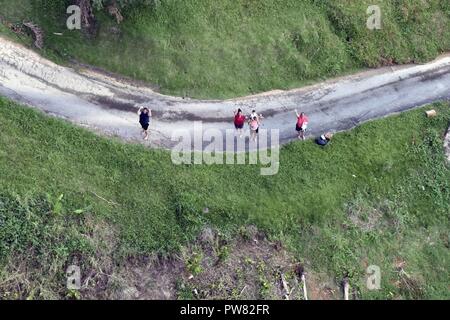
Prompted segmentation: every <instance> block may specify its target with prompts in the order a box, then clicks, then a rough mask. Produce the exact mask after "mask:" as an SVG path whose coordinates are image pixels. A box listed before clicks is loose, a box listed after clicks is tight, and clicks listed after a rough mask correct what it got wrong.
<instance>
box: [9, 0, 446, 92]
mask: <svg viewBox="0 0 450 320" xmlns="http://www.w3.org/2000/svg"><path fill="white" fill-rule="evenodd" d="M67 3H68V1H65V0H33V1H31V0H19V1H9V0H0V7H1V8H2V14H1V15H2V16H4V17H5V18H7V19H8V20H10V21H13V22H17V21H22V20H24V19H25V20H27V19H31V20H33V21H35V22H37V23H39V25H41V26H42V27H43V29H44V30H45V33H46V40H45V44H46V49H45V51H44V53H45V54H46V55H48V56H49V57H51V58H53V59H58V61H64V60H66V61H67V60H68V59H72V58H74V59H77V60H79V61H82V62H85V63H89V64H92V65H95V66H99V67H103V68H105V69H107V70H110V71H113V72H117V73H120V74H124V75H128V76H131V77H133V78H136V79H142V80H145V81H147V82H150V83H153V84H156V85H158V86H159V87H160V88H161V91H162V92H163V93H168V94H174V95H186V96H192V97H203V98H225V97H234V96H240V95H246V94H249V93H256V92H261V91H267V90H271V89H277V88H279V89H288V88H292V87H298V86H301V85H303V84H306V83H310V82H311V81H316V80H320V79H323V78H329V77H332V76H335V75H340V74H345V73H349V72H352V71H354V70H355V69H361V68H364V67H376V66H380V65H384V64H390V63H407V62H411V61H426V60H429V59H432V58H434V57H436V56H437V55H438V54H439V53H441V52H443V51H444V50H448V49H450V22H449V19H450V5H449V4H448V1H440V0H427V1H422V0H390V1H386V0H383V1H381V0H375V1H374V0H363V1H348V0H282V1H273V0H223V1H210V0H187V1H175V0H164V1H158V2H157V3H159V5H153V6H151V5H150V6H147V7H134V6H131V7H128V8H127V9H125V10H124V12H123V15H124V17H125V20H124V22H123V23H122V24H121V25H120V26H117V24H116V22H115V20H114V19H113V18H112V17H110V16H108V15H107V14H106V13H105V12H104V11H102V12H96V16H97V18H98V20H99V31H98V34H97V36H96V37H94V38H88V37H86V36H83V34H82V33H81V32H79V31H69V30H67V28H66V27H65V19H66V18H67V15H65V9H66V7H67ZM373 4H378V5H380V7H381V10H382V14H383V26H382V29H381V30H377V31H370V30H369V29H367V28H366V20H367V18H368V15H367V14H366V10H367V8H368V6H369V5H373ZM54 32H62V33H64V35H63V36H58V35H54Z"/></svg>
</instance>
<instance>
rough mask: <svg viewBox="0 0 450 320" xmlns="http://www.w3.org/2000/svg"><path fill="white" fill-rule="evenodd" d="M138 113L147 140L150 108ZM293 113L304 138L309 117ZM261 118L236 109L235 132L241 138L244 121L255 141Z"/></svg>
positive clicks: (326, 137)
mask: <svg viewBox="0 0 450 320" xmlns="http://www.w3.org/2000/svg"><path fill="white" fill-rule="evenodd" d="M138 115H139V123H140V125H141V127H142V135H143V138H144V140H148V137H149V134H148V127H149V125H150V119H151V117H152V110H151V109H149V108H147V107H142V106H141V107H139V110H138ZM295 115H296V117H297V122H296V124H295V130H296V131H297V134H298V135H297V137H298V139H300V140H305V138H306V136H305V135H306V131H307V129H308V123H309V119H308V117H307V116H306V114H305V113H304V112H301V113H299V112H298V111H297V110H295ZM263 119H264V117H263V115H262V114H258V113H256V110H252V112H251V113H250V115H248V116H246V115H244V113H243V112H242V109H237V110H235V111H234V127H235V128H236V132H237V134H238V135H239V137H241V138H242V136H243V130H244V125H245V123H247V124H248V126H249V128H250V139H252V140H253V141H256V139H257V138H258V133H259V128H260V126H261V122H262V120H263ZM330 140H331V134H326V135H322V136H321V137H320V138H318V139H316V143H317V144H319V145H322V146H325V145H326V144H327V143H328V142H329V141H330Z"/></svg>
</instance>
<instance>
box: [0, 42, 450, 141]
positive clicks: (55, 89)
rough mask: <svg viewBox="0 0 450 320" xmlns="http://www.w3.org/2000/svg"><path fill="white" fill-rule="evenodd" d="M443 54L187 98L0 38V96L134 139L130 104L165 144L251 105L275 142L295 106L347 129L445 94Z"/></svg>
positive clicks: (449, 61) (316, 128) (319, 122)
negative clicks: (304, 81) (141, 110)
mask: <svg viewBox="0 0 450 320" xmlns="http://www.w3.org/2000/svg"><path fill="white" fill-rule="evenodd" d="M449 89H450V56H443V57H441V58H440V59H438V60H436V61H434V62H432V63H429V64H426V65H409V66H402V67H394V68H391V67H389V68H383V69H379V70H373V71H366V72H362V73H359V74H356V75H352V76H348V77H343V78H339V79H335V80H332V81H327V82H325V83H321V84H318V85H314V86H309V87H305V88H302V89H296V90H290V91H273V92H268V93H265V94H260V95H256V96H250V97H244V98H238V99H231V100H224V101H218V100H208V101H206V100H194V99H183V98H177V97H169V96H164V95H161V94H159V93H156V92H154V91H153V90H151V89H150V88H148V87H144V86H140V85H138V84H131V83H127V82H126V81H123V80H120V79H115V78H113V77H109V76H106V75H104V74H102V73H100V72H96V71H92V70H73V69H70V68H66V67H62V66H58V65H56V64H54V63H52V62H50V61H48V60H46V59H44V58H42V57H41V56H39V55H38V54H36V53H34V52H33V51H31V50H29V49H27V48H25V47H23V46H21V45H18V44H15V43H13V42H11V41H9V40H5V39H3V38H1V37H0V95H3V96H7V97H9V98H11V99H13V100H16V101H19V102H22V103H26V104H29V105H31V106H34V107H37V108H39V109H41V110H43V111H44V112H47V113H49V114H52V115H55V116H58V117H62V118H65V119H67V120H69V121H72V122H73V123H76V124H79V125H82V126H86V127H88V128H90V129H92V130H95V131H97V132H101V133H106V134H108V135H116V136H119V137H121V138H123V139H125V140H128V141H141V140H140V134H139V132H140V131H139V125H138V123H137V115H136V109H137V105H139V104H145V105H148V106H150V107H151V108H152V109H153V110H154V121H153V122H152V124H151V139H150V140H149V141H148V142H146V143H147V144H149V145H150V146H152V147H164V148H170V147H171V146H173V145H174V144H175V143H176V142H173V141H171V136H172V134H173V132H174V130H176V129H180V128H182V129H188V130H189V131H191V132H192V131H193V128H194V121H195V120H200V121H202V122H203V130H207V129H209V128H217V129H220V130H222V131H224V130H226V129H231V128H233V124H232V111H233V110H234V109H236V108H238V107H241V108H242V109H243V110H244V111H245V112H246V113H248V112H250V110H251V109H253V108H254V109H256V110H257V112H258V113H262V114H263V115H264V116H265V120H264V123H263V128H267V129H272V128H278V129H280V138H281V142H282V143H285V142H288V141H290V140H292V139H294V138H295V135H296V133H295V130H294V128H295V121H296V120H295V114H294V110H295V109H298V110H299V111H304V112H306V113H307V114H308V115H309V118H310V132H309V135H310V136H316V135H319V134H321V133H323V132H325V131H341V130H347V129H351V128H353V127H355V126H357V125H358V124H360V123H362V122H365V121H368V120H371V119H376V118H380V117H384V116H387V115H390V114H393V113H397V112H402V111H405V110H409V109H413V108H415V107H418V106H421V105H424V104H426V103H430V102H433V101H437V100H444V99H445V100H447V99H449V98H450V90H449Z"/></svg>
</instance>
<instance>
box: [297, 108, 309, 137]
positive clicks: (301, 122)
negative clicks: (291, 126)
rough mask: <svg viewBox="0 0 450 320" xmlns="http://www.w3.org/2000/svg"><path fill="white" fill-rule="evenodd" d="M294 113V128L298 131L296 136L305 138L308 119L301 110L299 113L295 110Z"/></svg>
mask: <svg viewBox="0 0 450 320" xmlns="http://www.w3.org/2000/svg"><path fill="white" fill-rule="evenodd" d="M295 114H296V115H297V124H296V126H295V130H296V131H297V132H298V138H299V139H302V140H305V132H306V129H307V128H308V122H309V119H308V117H307V116H306V115H305V114H304V113H303V112H302V113H300V114H299V113H298V111H297V110H295Z"/></svg>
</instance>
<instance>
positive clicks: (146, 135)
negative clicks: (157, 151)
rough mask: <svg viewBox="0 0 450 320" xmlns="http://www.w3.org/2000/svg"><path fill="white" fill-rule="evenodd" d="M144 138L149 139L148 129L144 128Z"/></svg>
mask: <svg viewBox="0 0 450 320" xmlns="http://www.w3.org/2000/svg"><path fill="white" fill-rule="evenodd" d="M144 140H148V131H147V130H144Z"/></svg>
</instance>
